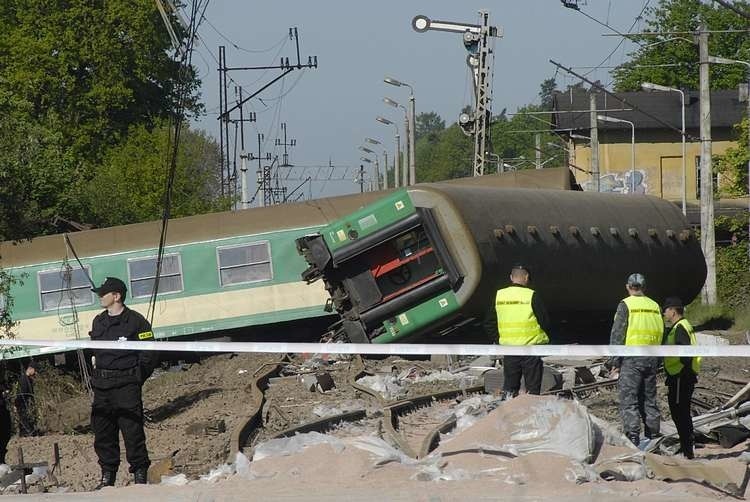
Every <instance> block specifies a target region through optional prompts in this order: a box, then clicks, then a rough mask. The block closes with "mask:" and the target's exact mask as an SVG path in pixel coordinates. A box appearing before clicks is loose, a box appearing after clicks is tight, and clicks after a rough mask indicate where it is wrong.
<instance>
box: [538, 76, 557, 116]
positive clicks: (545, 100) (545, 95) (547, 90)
mask: <svg viewBox="0 0 750 502" xmlns="http://www.w3.org/2000/svg"><path fill="white" fill-rule="evenodd" d="M539 87H540V89H539V100H540V101H541V103H542V110H551V109H552V100H553V97H554V94H555V91H557V82H556V81H555V79H554V78H548V79H546V80H544V81H543V82H542V83H541V85H540V86H539Z"/></svg>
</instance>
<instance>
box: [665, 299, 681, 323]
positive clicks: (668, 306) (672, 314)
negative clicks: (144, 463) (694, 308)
mask: <svg viewBox="0 0 750 502" xmlns="http://www.w3.org/2000/svg"><path fill="white" fill-rule="evenodd" d="M683 315H685V306H684V305H683V304H682V300H680V299H679V298H677V297H676V296H670V297H669V298H667V299H666V300H664V318H665V319H666V320H667V321H670V322H676V321H679V320H680V319H682V316H683Z"/></svg>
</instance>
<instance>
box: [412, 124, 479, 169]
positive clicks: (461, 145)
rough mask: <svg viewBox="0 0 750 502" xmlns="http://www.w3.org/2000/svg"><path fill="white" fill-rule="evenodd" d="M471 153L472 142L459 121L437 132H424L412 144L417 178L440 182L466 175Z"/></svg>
mask: <svg viewBox="0 0 750 502" xmlns="http://www.w3.org/2000/svg"><path fill="white" fill-rule="evenodd" d="M473 152H474V143H473V142H472V140H471V138H469V137H468V136H466V135H465V134H464V133H463V132H462V131H461V128H460V127H459V126H458V124H453V125H451V126H450V127H449V128H447V129H445V130H443V131H442V132H440V133H439V134H437V135H426V136H424V137H422V138H420V140H419V141H417V144H416V145H415V152H414V154H415V157H416V164H417V179H418V180H419V181H420V182H422V181H440V180H447V179H452V178H460V177H462V176H469V175H470V174H471V172H472V155H473Z"/></svg>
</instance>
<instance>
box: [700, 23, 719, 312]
mask: <svg viewBox="0 0 750 502" xmlns="http://www.w3.org/2000/svg"><path fill="white" fill-rule="evenodd" d="M698 30H699V31H698V52H699V55H700V74H699V76H700V136H701V160H700V182H701V189H700V203H701V248H702V249H703V255H704V256H705V257H706V272H707V274H706V284H705V285H704V286H703V291H702V300H703V303H704V304H708V305H715V304H716V299H717V294H716V242H715V235H714V188H713V168H712V163H711V154H712V149H711V91H710V84H709V71H708V70H709V61H708V32H707V31H706V26H705V25H703V24H701V25H700V26H699V27H698Z"/></svg>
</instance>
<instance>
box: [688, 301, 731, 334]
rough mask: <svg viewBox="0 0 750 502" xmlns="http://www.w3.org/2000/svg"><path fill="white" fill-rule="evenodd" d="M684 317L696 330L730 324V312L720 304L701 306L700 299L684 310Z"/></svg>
mask: <svg viewBox="0 0 750 502" xmlns="http://www.w3.org/2000/svg"><path fill="white" fill-rule="evenodd" d="M685 317H686V318H687V320H688V321H690V324H692V325H693V326H695V327H696V328H701V329H711V328H712V327H717V328H718V327H724V328H726V327H727V325H731V323H732V311H731V309H729V308H728V307H726V306H725V305H722V304H718V305H703V304H702V303H701V302H700V298H696V299H695V301H693V303H691V304H690V305H688V306H687V307H686V308H685Z"/></svg>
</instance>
